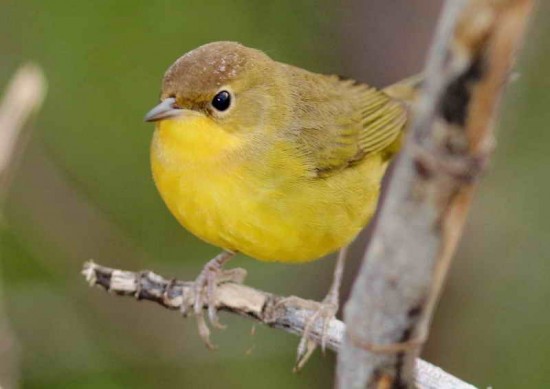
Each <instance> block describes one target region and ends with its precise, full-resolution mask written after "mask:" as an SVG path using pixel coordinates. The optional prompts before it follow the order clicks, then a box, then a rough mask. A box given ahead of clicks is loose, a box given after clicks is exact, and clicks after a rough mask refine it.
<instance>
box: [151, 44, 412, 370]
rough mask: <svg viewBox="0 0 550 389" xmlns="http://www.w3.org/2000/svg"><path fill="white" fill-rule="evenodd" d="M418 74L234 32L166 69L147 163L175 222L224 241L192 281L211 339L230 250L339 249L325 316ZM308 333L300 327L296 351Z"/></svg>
mask: <svg viewBox="0 0 550 389" xmlns="http://www.w3.org/2000/svg"><path fill="white" fill-rule="evenodd" d="M416 84H417V83H416V82H405V83H400V84H397V85H395V86H393V87H390V88H388V89H385V90H379V89H376V88H374V87H372V86H369V85H367V84H364V83H360V82H357V81H354V80H352V79H347V78H344V77H340V76H336V75H324V74H318V73H313V72H310V71H307V70H305V69H302V68H299V67H296V66H292V65H289V64H285V63H282V62H278V61H276V60H273V59H272V58H271V57H269V56H268V55H267V54H266V53H264V52H263V51H261V50H257V49H254V48H249V47H246V46H244V45H242V44H240V43H237V42H230V41H222V42H212V43H208V44H205V45H202V46H200V47H198V48H196V49H194V50H191V51H189V52H187V53H186V54H184V55H183V56H181V57H180V58H178V59H177V60H176V61H175V62H174V63H173V64H172V65H171V66H170V67H169V68H168V70H167V71H166V73H165V74H164V77H163V80H162V86H161V94H160V103H158V105H156V106H155V107H154V108H153V109H151V110H150V111H149V112H148V113H147V115H146V116H145V121H147V122H155V123H156V125H155V130H154V133H153V137H152V141H151V148H150V159H151V169H152V176H153V180H154V182H155V185H156V187H157V189H158V192H159V193H160V196H161V197H162V199H163V200H164V203H165V204H166V206H167V207H168V209H169V211H170V212H171V213H172V214H173V216H174V217H175V218H176V219H177V220H178V221H179V223H180V224H181V225H182V226H183V227H185V228H186V229H187V230H188V231H190V232H191V233H192V234H194V235H195V236H197V237H198V238H200V239H202V240H203V241H205V242H207V243H209V244H211V245H214V246H217V247H219V248H220V249H221V253H220V254H219V255H217V256H216V257H214V258H213V259H211V260H209V261H208V262H207V263H206V265H205V266H204V268H203V270H202V271H201V272H200V274H199V275H198V277H197V278H196V280H195V284H194V285H195V294H194V295H195V300H194V304H193V311H194V314H195V316H196V317H197V322H198V327H199V333H200V335H201V337H202V338H203V340H204V341H205V343H206V345H207V346H209V347H213V344H212V343H211V341H210V330H209V328H208V325H207V324H206V319H205V318H204V313H203V307H204V306H206V307H207V308H208V309H207V312H208V318H209V321H210V323H211V325H212V326H214V327H222V325H221V323H220V322H219V320H218V317H217V313H216V309H215V306H214V302H215V301H214V295H215V290H216V287H217V285H218V281H219V278H220V276H221V274H222V273H223V271H224V270H223V266H224V265H225V264H226V263H227V262H228V261H229V260H230V259H231V258H232V257H234V256H235V255H236V254H237V253H242V254H245V255H247V256H249V257H251V258H254V259H257V260H260V261H265V262H283V263H292V264H302V263H306V262H309V261H313V260H316V259H319V258H322V257H324V256H326V255H328V254H331V253H334V252H336V251H338V250H340V254H339V255H338V259H337V264H336V270H335V276H334V280H333V282H332V285H331V287H330V289H329V292H328V294H327V296H326V297H325V299H324V300H323V304H322V306H321V307H322V308H321V309H319V310H318V311H317V312H315V314H314V315H312V317H311V320H314V319H316V318H317V317H319V316H321V317H322V318H323V320H324V323H325V325H326V323H328V320H330V319H331V318H332V317H334V315H335V314H336V312H337V310H338V290H339V288H340V284H341V278H342V269H343V266H344V261H345V257H346V252H347V250H346V248H347V247H348V245H349V244H350V243H351V242H352V241H353V239H354V238H355V237H356V236H357V234H358V233H359V232H360V231H361V230H362V229H363V228H364V227H365V226H366V225H367V224H368V223H369V221H370V220H371V219H372V217H373V215H374V213H375V210H376V206H377V202H378V198H379V194H380V186H381V181H382V178H383V176H384V174H385V172H386V170H387V167H388V164H389V163H390V161H391V160H392V158H393V157H394V156H395V155H396V153H397V152H398V151H399V148H400V145H401V143H402V141H403V135H404V131H405V128H406V126H407V123H408V121H409V120H410V116H411V114H410V111H411V110H410V106H409V104H408V102H407V100H409V99H410V96H409V95H410V94H411V90H413V89H414V88H413V86H414V85H416ZM310 323H311V321H310ZM307 342H308V340H307V336H306V335H304V337H303V338H302V342H301V349H302V351H301V352H300V351H299V354H300V353H301V354H302V355H301V357H300V356H299V359H300V358H301V359H303V357H304V355H305V354H306V353H309V351H308V352H306V351H304V350H305V349H306V347H305V346H304V345H306V344H307ZM323 343H324V341H323ZM323 346H324V344H323ZM309 348H310V349H311V347H309ZM299 350H300V348H299ZM306 359H307V358H306Z"/></svg>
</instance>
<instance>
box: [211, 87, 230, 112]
mask: <svg viewBox="0 0 550 389" xmlns="http://www.w3.org/2000/svg"><path fill="white" fill-rule="evenodd" d="M230 105H231V94H230V93H229V92H228V91H226V90H222V91H221V92H219V93H218V94H217V95H216V96H214V98H213V99H212V107H214V108H216V109H217V110H218V111H225V110H226V109H227V108H229V106H230Z"/></svg>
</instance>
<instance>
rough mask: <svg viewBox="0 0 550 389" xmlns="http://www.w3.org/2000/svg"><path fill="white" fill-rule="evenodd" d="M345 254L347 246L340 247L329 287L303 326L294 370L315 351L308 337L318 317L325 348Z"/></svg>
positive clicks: (338, 293)
mask: <svg viewBox="0 0 550 389" xmlns="http://www.w3.org/2000/svg"><path fill="white" fill-rule="evenodd" d="M347 254H348V246H346V247H343V248H341V249H340V252H339V253H338V259H337V260H336V267H335V268H334V275H333V278H332V284H331V285H330V289H329V291H328V293H327V295H326V296H325V298H324V299H323V301H322V302H321V306H320V307H319V308H318V309H317V311H316V312H315V313H314V314H313V315H311V316H310V317H309V319H308V321H307V323H306V325H305V327H304V334H303V335H302V338H301V339H300V344H299V345H298V353H297V357H296V366H295V368H294V369H295V370H296V371H299V370H300V369H301V368H302V367H303V366H304V365H305V363H306V362H307V361H308V359H309V357H310V356H311V354H312V353H313V351H315V348H316V346H317V344H316V343H315V342H313V341H312V340H310V339H309V333H310V332H311V329H312V327H313V325H314V324H315V321H316V320H317V319H319V318H320V319H321V320H322V333H321V349H322V350H323V352H324V351H325V349H326V341H327V335H328V325H329V323H330V321H331V320H332V319H333V318H334V317H335V316H336V313H337V312H338V305H339V304H338V301H339V298H340V285H341V284H342V275H343V273H344V265H345V262H346V257H347Z"/></svg>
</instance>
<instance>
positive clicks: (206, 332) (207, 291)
mask: <svg viewBox="0 0 550 389" xmlns="http://www.w3.org/2000/svg"><path fill="white" fill-rule="evenodd" d="M233 256H234V253H231V252H223V253H221V254H219V255H218V256H216V257H215V258H213V259H212V260H210V261H208V263H207V264H206V265H205V266H204V268H203V269H202V271H201V272H200V274H199V276H198V277H197V278H196V279H195V282H194V285H193V287H194V300H193V305H192V307H193V313H194V314H195V317H196V320H197V326H198V330H199V335H200V337H201V339H202V340H203V341H204V343H205V344H206V346H207V347H208V348H210V349H215V348H216V347H215V346H214V344H213V343H212V342H211V340H210V328H209V327H208V325H207V324H206V319H205V317H204V312H203V309H204V307H205V306H206V308H207V311H208V319H209V321H210V324H211V325H212V326H214V327H216V328H219V329H223V328H225V326H224V325H223V324H221V323H220V321H219V319H218V313H217V304H218V301H217V295H216V289H217V287H218V286H219V285H220V284H223V283H226V282H237V283H242V282H243V281H244V277H245V276H246V272H245V271H244V270H243V269H231V270H223V264H224V263H225V262H227V261H228V260H229V259H230V258H231V257H233ZM189 309H190V306H189V305H187V304H182V309H181V312H182V314H183V315H184V316H186V315H187V314H188V313H189Z"/></svg>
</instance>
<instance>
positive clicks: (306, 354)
mask: <svg viewBox="0 0 550 389" xmlns="http://www.w3.org/2000/svg"><path fill="white" fill-rule="evenodd" d="M327 300H330V301H327ZM336 312H338V305H337V304H336V303H334V302H333V301H331V299H328V298H327V299H325V300H324V301H323V302H322V303H321V305H320V306H318V307H317V309H316V311H315V312H314V313H313V314H312V315H311V316H310V317H309V318H308V320H307V322H306V325H305V327H304V333H303V335H302V338H301V339H300V343H299V345H298V351H297V355H296V364H295V365H294V371H295V372H298V371H300V370H301V369H302V368H303V367H304V365H305V364H306V362H307V361H308V360H309V358H310V357H311V355H312V354H313V352H314V351H315V349H316V348H317V343H316V342H314V341H313V340H311V339H310V334H311V331H312V329H313V326H314V324H315V322H316V321H317V320H319V319H320V320H321V323H322V324H321V350H322V351H323V353H324V352H325V350H326V344H327V338H328V327H329V324H330V321H331V320H332V319H334V317H335V316H336Z"/></svg>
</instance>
